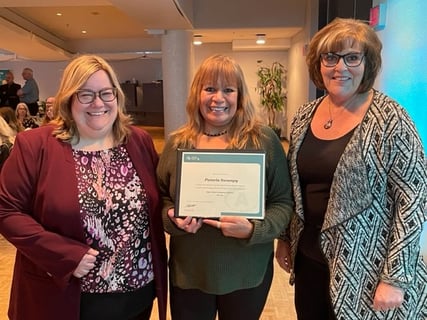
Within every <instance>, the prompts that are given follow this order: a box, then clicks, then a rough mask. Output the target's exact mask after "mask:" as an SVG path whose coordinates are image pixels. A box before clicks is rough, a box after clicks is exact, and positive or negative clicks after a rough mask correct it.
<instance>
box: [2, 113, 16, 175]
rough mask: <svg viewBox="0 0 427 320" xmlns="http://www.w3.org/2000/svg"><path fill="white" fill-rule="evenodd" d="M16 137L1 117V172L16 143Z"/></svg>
mask: <svg viewBox="0 0 427 320" xmlns="http://www.w3.org/2000/svg"><path fill="white" fill-rule="evenodd" d="M15 135H16V134H15V132H13V130H12V128H11V127H10V126H9V125H8V124H7V122H6V120H4V119H3V118H2V117H0V171H1V168H2V167H3V163H4V161H5V160H6V159H7V157H8V156H9V153H10V150H11V149H12V146H13V143H14V142H15Z"/></svg>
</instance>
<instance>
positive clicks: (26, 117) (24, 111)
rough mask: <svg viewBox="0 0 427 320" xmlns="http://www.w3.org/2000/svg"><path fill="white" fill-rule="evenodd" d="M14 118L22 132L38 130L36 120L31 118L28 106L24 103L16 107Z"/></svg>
mask: <svg viewBox="0 0 427 320" xmlns="http://www.w3.org/2000/svg"><path fill="white" fill-rule="evenodd" d="M16 118H17V119H18V121H19V122H20V123H21V125H22V126H23V127H24V130H27V129H34V128H38V126H39V125H38V124H37V122H36V120H35V119H34V118H33V117H32V116H31V114H30V110H29V109H28V106H27V105H26V104H25V103H24V102H20V103H18V105H17V106H16Z"/></svg>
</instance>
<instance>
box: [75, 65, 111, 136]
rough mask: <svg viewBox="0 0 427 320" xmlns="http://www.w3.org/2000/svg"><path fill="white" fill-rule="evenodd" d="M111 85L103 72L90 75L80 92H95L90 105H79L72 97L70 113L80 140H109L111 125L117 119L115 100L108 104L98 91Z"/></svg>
mask: <svg viewBox="0 0 427 320" xmlns="http://www.w3.org/2000/svg"><path fill="white" fill-rule="evenodd" d="M112 87H113V85H112V83H111V81H110V78H109V77H108V74H107V73H106V72H105V71H104V70H99V71H97V72H95V73H94V74H92V75H91V76H90V77H89V78H88V80H87V81H86V83H85V84H84V85H83V86H82V87H81V88H80V90H88V91H92V92H96V93H97V95H96V97H95V100H94V101H93V102H91V103H81V102H80V101H79V99H78V98H77V96H76V95H74V97H73V99H72V104H71V113H72V116H73V119H74V121H75V123H76V126H77V129H78V131H79V134H80V138H81V139H82V140H102V139H105V138H111V136H112V127H113V123H114V121H115V120H116V118H117V112H118V111H117V98H115V99H113V100H112V101H110V102H104V101H102V100H101V99H100V97H99V95H98V92H99V91H100V90H104V89H108V88H112Z"/></svg>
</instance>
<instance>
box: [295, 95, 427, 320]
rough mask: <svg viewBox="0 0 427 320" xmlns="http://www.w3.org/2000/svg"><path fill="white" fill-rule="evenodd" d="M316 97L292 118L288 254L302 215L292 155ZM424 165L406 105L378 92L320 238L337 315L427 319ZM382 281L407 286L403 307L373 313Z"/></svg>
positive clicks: (335, 187)
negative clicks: (421, 248)
mask: <svg viewBox="0 0 427 320" xmlns="http://www.w3.org/2000/svg"><path fill="white" fill-rule="evenodd" d="M321 100H322V98H319V99H317V100H315V101H312V102H310V103H307V104H305V105H303V106H302V107H301V108H300V109H299V110H298V112H297V114H296V115H295V117H294V119H293V122H292V129H291V143H290V148H289V154H288V157H289V167H290V170H291V175H292V181H293V189H294V196H295V203H296V208H295V210H296V214H295V215H294V218H293V221H292V222H291V231H290V232H291V240H292V241H291V248H292V254H293V257H295V248H296V246H297V242H298V238H299V235H300V234H301V231H302V229H303V220H304V217H303V215H304V213H303V207H302V198H301V189H300V187H299V177H298V172H297V167H296V158H297V154H298V150H299V149H300V147H301V144H302V142H303V139H304V137H305V134H306V132H307V129H308V127H309V125H310V122H311V119H312V116H313V114H314V111H315V109H316V108H317V106H318V105H319V103H320V102H321ZM426 164H427V162H426V157H425V154H424V151H423V147H422V144H421V141H420V138H419V136H418V133H417V132H416V129H415V126H414V124H413V122H412V121H411V120H410V118H409V116H408V114H407V113H406V111H405V110H404V109H403V108H402V107H401V106H400V105H398V103H396V102H395V101H393V100H392V99H390V98H389V97H387V96H386V95H384V94H382V93H380V92H378V91H375V92H374V96H373V100H372V103H371V105H370V107H369V109H368V111H367V113H366V115H365V117H364V119H363V120H362V122H361V124H360V125H359V126H358V127H357V128H356V129H355V131H354V134H353V136H352V138H351V139H350V141H349V143H348V145H347V146H346V148H345V150H344V153H343V154H342V156H341V159H340V161H339V163H338V165H337V168H336V171H335V174H334V178H333V182H332V186H331V192H330V199H329V202H328V206H327V212H326V214H325V221H324V224H323V226H322V231H321V236H320V238H321V240H320V241H321V248H322V251H323V253H324V255H325V257H326V259H327V261H328V265H329V269H330V273H331V283H330V295H331V299H332V304H333V306H334V310H335V314H336V318H337V319H338V320H349V319H394V320H395V319H401V320H408V319H411V320H412V319H413V320H425V319H427V267H426V265H425V264H424V262H423V261H422V259H421V256H420V253H419V239H420V234H421V229H422V224H423V222H424V221H426V220H427V205H426V204H427V169H426ZM294 260H295V259H293V261H294ZM380 279H381V280H383V281H385V282H387V283H390V284H392V285H395V286H398V287H401V288H403V289H404V290H405V301H404V303H403V306H402V307H401V308H398V309H396V310H394V311H389V312H375V311H373V309H372V300H373V296H374V293H375V289H376V287H377V284H378V281H379V280H380ZM291 284H293V275H291ZM307 307H309V306H307Z"/></svg>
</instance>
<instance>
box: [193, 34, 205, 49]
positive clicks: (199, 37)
mask: <svg viewBox="0 0 427 320" xmlns="http://www.w3.org/2000/svg"><path fill="white" fill-rule="evenodd" d="M202 43H203V41H202V35H201V34H195V35H194V36H193V44H194V45H195V46H200V45H201V44H202Z"/></svg>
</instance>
